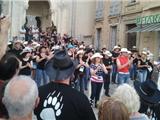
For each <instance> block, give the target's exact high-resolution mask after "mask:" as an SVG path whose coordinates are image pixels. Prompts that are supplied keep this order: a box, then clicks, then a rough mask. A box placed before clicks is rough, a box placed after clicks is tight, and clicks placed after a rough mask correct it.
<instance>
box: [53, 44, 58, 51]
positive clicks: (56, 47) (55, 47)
mask: <svg viewBox="0 0 160 120" xmlns="http://www.w3.org/2000/svg"><path fill="white" fill-rule="evenodd" d="M58 49H60V46H59V45H55V46H53V47H52V50H58Z"/></svg>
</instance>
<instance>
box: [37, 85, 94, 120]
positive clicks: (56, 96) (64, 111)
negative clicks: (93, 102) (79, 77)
mask: <svg viewBox="0 0 160 120" xmlns="http://www.w3.org/2000/svg"><path fill="white" fill-rule="evenodd" d="M39 97H40V103H39V106H38V107H37V108H36V109H35V111H34V112H35V115H36V116H37V119H38V120H96V118H95V115H94V113H93V110H92V108H91V106H90V104H89V101H88V98H87V97H86V96H85V95H84V94H82V93H80V92H78V91H77V90H75V89H73V88H71V86H69V85H65V84H59V83H54V82H51V83H49V84H47V85H45V86H42V87H40V88H39Z"/></svg>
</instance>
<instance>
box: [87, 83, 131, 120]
mask: <svg viewBox="0 0 160 120" xmlns="http://www.w3.org/2000/svg"><path fill="white" fill-rule="evenodd" d="M129 84H130V85H133V81H130V83H129ZM117 86H118V85H117V84H112V83H111V84H110V91H109V92H110V95H112V94H113V92H114V90H115V89H116V88H117ZM90 90H91V86H90V84H89V93H87V96H88V97H90V94H91V91H90ZM104 97H105V95H104V89H102V91H101V97H100V100H102V99H104ZM93 110H94V113H95V115H96V118H97V120H98V109H97V108H94V107H93Z"/></svg>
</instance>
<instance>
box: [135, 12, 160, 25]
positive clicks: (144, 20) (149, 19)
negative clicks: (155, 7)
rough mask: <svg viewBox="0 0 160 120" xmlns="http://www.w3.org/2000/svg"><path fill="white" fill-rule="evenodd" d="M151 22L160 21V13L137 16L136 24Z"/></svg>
mask: <svg viewBox="0 0 160 120" xmlns="http://www.w3.org/2000/svg"><path fill="white" fill-rule="evenodd" d="M151 23H160V14H156V15H149V16H144V17H138V18H136V24H137V25H140V24H151Z"/></svg>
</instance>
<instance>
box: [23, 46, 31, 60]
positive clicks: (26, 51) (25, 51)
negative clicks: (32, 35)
mask: <svg viewBox="0 0 160 120" xmlns="http://www.w3.org/2000/svg"><path fill="white" fill-rule="evenodd" d="M31 52H32V50H31V49H30V48H27V47H26V48H24V49H23V51H22V52H21V57H22V58H29V57H31Z"/></svg>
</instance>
